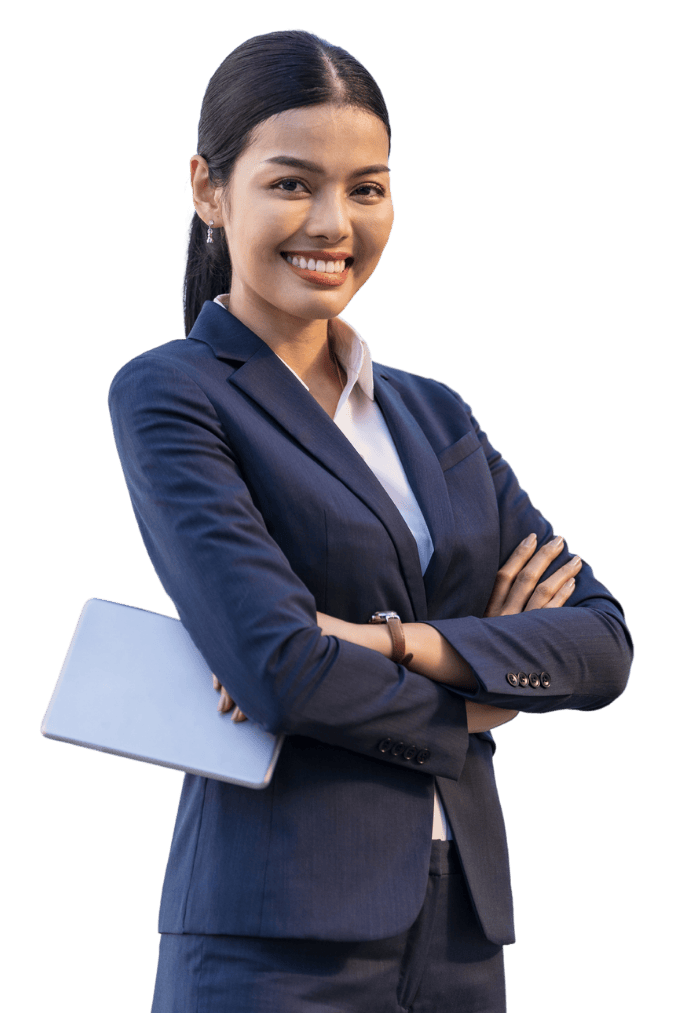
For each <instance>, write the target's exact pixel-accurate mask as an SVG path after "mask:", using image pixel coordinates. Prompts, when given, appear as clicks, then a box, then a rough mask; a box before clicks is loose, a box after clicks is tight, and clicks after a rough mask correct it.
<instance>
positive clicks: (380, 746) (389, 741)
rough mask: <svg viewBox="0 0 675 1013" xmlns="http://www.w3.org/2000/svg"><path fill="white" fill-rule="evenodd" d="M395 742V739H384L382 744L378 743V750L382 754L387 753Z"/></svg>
mask: <svg viewBox="0 0 675 1013" xmlns="http://www.w3.org/2000/svg"><path fill="white" fill-rule="evenodd" d="M393 741H394V740H393V739H382V740H381V741H380V742H378V744H377V748H378V749H379V750H380V752H381V753H386V752H387V750H388V749H389V746H390V745H391V744H392V742H393Z"/></svg>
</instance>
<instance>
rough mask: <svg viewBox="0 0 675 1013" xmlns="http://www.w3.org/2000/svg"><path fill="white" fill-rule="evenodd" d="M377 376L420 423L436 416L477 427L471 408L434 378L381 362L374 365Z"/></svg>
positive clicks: (455, 393)
mask: <svg viewBox="0 0 675 1013" xmlns="http://www.w3.org/2000/svg"><path fill="white" fill-rule="evenodd" d="M373 373H374V374H376V375H378V376H379V377H380V378H381V379H382V380H384V381H385V382H386V383H387V384H389V386H391V387H392V388H393V389H394V390H395V391H396V392H397V393H398V394H399V395H400V397H401V398H402V400H403V401H404V403H405V405H406V407H407V408H408V409H409V410H410V411H411V412H412V413H413V414H414V415H415V416H416V417H417V418H418V421H419V420H420V416H422V417H423V418H429V417H436V418H443V419H445V420H446V421H448V420H450V419H455V420H456V422H457V424H458V425H459V426H460V427H465V426H466V425H467V423H469V424H473V421H474V420H473V416H472V413H471V407H470V406H469V405H468V404H467V402H466V401H465V400H464V399H463V398H462V396H461V395H460V394H458V393H457V391H456V390H453V389H452V388H451V387H449V386H448V385H447V384H445V383H441V381H440V380H435V379H433V378H432V377H428V376H420V375H419V374H417V373H409V372H407V371H406V370H403V369H394V368H393V367H392V366H386V365H384V364H383V363H380V362H374V363H373Z"/></svg>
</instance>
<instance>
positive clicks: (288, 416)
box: [189, 302, 447, 621]
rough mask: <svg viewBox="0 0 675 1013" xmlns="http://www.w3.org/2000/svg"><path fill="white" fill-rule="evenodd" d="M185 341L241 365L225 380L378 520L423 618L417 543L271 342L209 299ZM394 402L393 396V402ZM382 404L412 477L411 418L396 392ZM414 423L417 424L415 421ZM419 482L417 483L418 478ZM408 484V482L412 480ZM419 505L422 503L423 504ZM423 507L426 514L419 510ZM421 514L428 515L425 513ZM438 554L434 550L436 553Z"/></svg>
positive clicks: (417, 616)
mask: <svg viewBox="0 0 675 1013" xmlns="http://www.w3.org/2000/svg"><path fill="white" fill-rule="evenodd" d="M189 337H190V338H191V339H194V340H199V341H205V342H206V343H207V344H209V345H210V346H211V348H212V349H213V351H214V352H215V354H216V356H217V357H218V358H219V359H223V360H227V361H230V362H232V363H233V364H234V363H235V362H239V363H241V365H239V368H237V369H235V371H234V372H233V373H232V374H231V376H230V377H229V383H231V384H233V385H234V386H236V387H238V388H239V389H240V390H241V391H243V392H244V393H245V394H246V395H247V396H248V397H250V398H251V399H252V400H253V401H255V402H256V404H258V405H259V406H260V407H261V408H262V409H263V410H264V411H265V412H266V413H267V414H268V415H269V416H270V417H271V418H272V419H273V420H274V421H275V422H276V423H277V424H278V425H280V426H282V427H283V428H284V429H285V430H286V432H288V433H289V434H290V435H291V436H292V437H293V438H294V439H295V440H296V441H297V442H298V444H299V445H300V446H301V447H302V448H303V449H304V450H305V451H306V452H307V453H309V454H311V455H312V456H313V457H315V458H316V459H317V460H318V461H319V462H320V463H321V464H322V465H323V466H324V467H325V468H327V469H328V470H329V471H330V472H331V473H332V474H333V475H335V476H336V477H337V478H338V479H339V480H340V481H341V482H343V483H344V484H345V485H346V486H347V487H348V488H349V489H350V490H351V492H353V493H354V495H355V496H358V498H359V499H360V500H361V501H362V502H363V503H365V504H366V506H368V507H369V509H371V510H372V511H373V513H374V514H375V515H376V516H377V517H378V518H379V519H380V521H381V522H382V524H383V525H384V526H385V528H386V530H387V531H388V533H389V536H390V537H391V539H392V542H393V543H394V545H395V547H396V551H397V554H398V558H399V563H400V566H401V572H402V574H403V578H404V580H405V584H406V587H407V590H408V594H409V596H410V602H411V605H412V612H413V616H414V619H415V621H421V620H423V619H426V618H427V598H426V588H425V581H424V579H423V577H422V569H421V567H420V561H419V554H418V552H417V544H416V542H415V539H414V537H413V535H412V532H411V531H410V528H409V527H408V525H407V524H406V523H405V521H404V520H403V517H402V516H401V514H400V512H399V510H398V509H397V507H396V506H395V505H394V503H393V501H392V500H391V499H390V497H389V496H388V495H387V493H386V492H385V490H384V488H383V486H382V485H381V483H380V482H379V481H378V479H377V478H376V477H375V475H374V474H373V472H372V471H371V470H370V468H369V467H368V465H367V464H366V463H365V461H364V460H363V458H362V457H361V455H360V454H359V453H358V451H357V450H355V448H354V447H353V446H352V444H351V443H350V442H349V440H348V439H347V437H346V436H345V435H344V433H342V431H341V430H340V429H339V428H338V427H337V426H336V425H335V423H334V422H333V420H332V419H331V418H330V416H329V415H328V414H327V413H326V412H325V411H324V410H323V408H322V407H321V406H320V405H319V403H318V402H317V401H316V400H315V399H314V398H313V397H312V395H311V394H310V393H309V391H307V390H305V388H304V387H303V385H302V384H301V383H300V382H299V380H298V379H297V378H296V377H295V376H294V375H293V374H292V373H291V371H290V370H289V369H288V368H287V366H285V365H284V363H283V362H282V361H281V359H280V358H279V357H278V356H277V355H276V354H275V353H274V352H273V351H272V349H271V348H270V347H269V345H267V344H266V343H265V342H264V341H263V340H262V339H261V338H259V337H258V336H257V335H256V334H254V333H253V331H251V330H249V328H248V327H246V326H245V325H244V324H242V322H241V321H240V320H238V319H237V318H236V317H234V316H232V315H231V314H230V313H229V312H225V311H223V309H222V308H221V307H219V306H216V305H215V304H214V303H212V302H211V303H205V304H204V307H203V309H202V311H201V313H200V315H199V317H198V319H197V322H196V323H195V326H194V328H193V329H192V331H191V332H190V335H189ZM376 390H377V388H376ZM396 398H398V403H397V401H396ZM379 400H380V399H379V398H378V401H379ZM384 402H385V403H386V406H387V407H386V411H387V414H386V415H385V418H386V420H387V423H388V424H389V425H390V427H391V428H392V432H393V430H394V428H395V429H396V432H397V434H398V436H396V435H395V436H394V440H395V442H396V445H397V448H398V449H399V453H401V448H400V447H399V444H401V446H402V447H403V448H404V449H403V453H402V455H401V456H402V461H403V466H404V468H405V470H406V472H407V474H408V475H410V474H411V471H410V465H411V460H410V459H411V458H413V459H414V458H415V453H416V452H417V453H419V452H420V447H419V446H418V443H419V436H416V437H413V438H412V441H411V438H409V437H408V438H406V436H405V429H406V426H407V424H408V420H407V417H409V418H410V419H411V420H412V416H410V413H409V412H407V409H405V407H404V406H403V402H402V401H401V399H400V398H399V397H398V395H396V396H395V397H392V395H391V394H389V396H388V397H387V395H386V394H385V395H384ZM383 411H384V409H383ZM401 411H403V412H405V415H406V416H407V417H404V418H401V419H399V417H398V416H399V414H400V413H401ZM412 421H413V422H414V420H412ZM415 425H416V423H415ZM418 429H419V427H418ZM419 434H420V435H421V438H422V440H424V442H426V446H427V448H428V452H429V453H430V454H431V455H432V457H434V461H435V463H436V468H437V470H438V472H439V475H440V474H441V473H440V467H439V465H438V461H437V460H436V458H435V455H434V454H433V451H432V450H431V447H430V446H429V444H428V442H427V441H426V440H425V438H424V436H423V434H422V433H421V430H419ZM415 467H417V466H415ZM441 481H442V475H441ZM416 482H417V484H418V485H420V482H418V480H417V475H416ZM411 485H413V483H412V481H411ZM421 485H422V486H424V480H423V479H421ZM413 488H414V489H415V494H416V495H417V494H418V493H417V489H416V488H415V486H413ZM446 498H447V494H446ZM420 505H422V504H421V503H420ZM422 509H423V511H424V507H422ZM424 512H425V517H426V511H424ZM430 513H431V514H432V515H433V518H434V519H433V521H432V523H431V524H430V531H431V535H432V538H433V537H434V530H433V526H435V527H436V528H437V530H438V529H439V528H440V525H439V524H438V523H437V521H436V519H435V511H434V510H432V511H431V512H430ZM427 523H429V519H427ZM435 555H436V553H434V556H435ZM432 562H433V557H432ZM430 566H431V563H430Z"/></svg>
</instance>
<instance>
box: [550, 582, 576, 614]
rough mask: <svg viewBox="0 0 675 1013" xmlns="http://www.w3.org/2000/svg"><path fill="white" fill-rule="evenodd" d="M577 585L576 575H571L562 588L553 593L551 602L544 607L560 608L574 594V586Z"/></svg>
mask: <svg viewBox="0 0 675 1013" xmlns="http://www.w3.org/2000/svg"><path fill="white" fill-rule="evenodd" d="M576 585H577V582H576V580H575V579H574V577H570V579H569V580H566V581H565V583H564V584H563V586H562V587H561V588H560V590H559V591H557V592H556V593H555V594H554V595H553V597H552V598H551V600H550V602H549V603H548V604H547V605H544V606H543V608H545V609H557V608H560V606H561V605H564V604H565V602H566V601H567V599H568V598H570V597H571V596H572V595H573V594H574V588H575V587H576Z"/></svg>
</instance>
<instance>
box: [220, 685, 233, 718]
mask: <svg viewBox="0 0 675 1013" xmlns="http://www.w3.org/2000/svg"><path fill="white" fill-rule="evenodd" d="M233 707H234V700H233V699H232V697H231V696H230V694H229V693H228V692H227V690H226V689H225V687H224V686H222V687H221V689H220V700H219V701H218V710H219V711H220V713H221V714H227V712H228V711H231V710H232V708H233Z"/></svg>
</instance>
